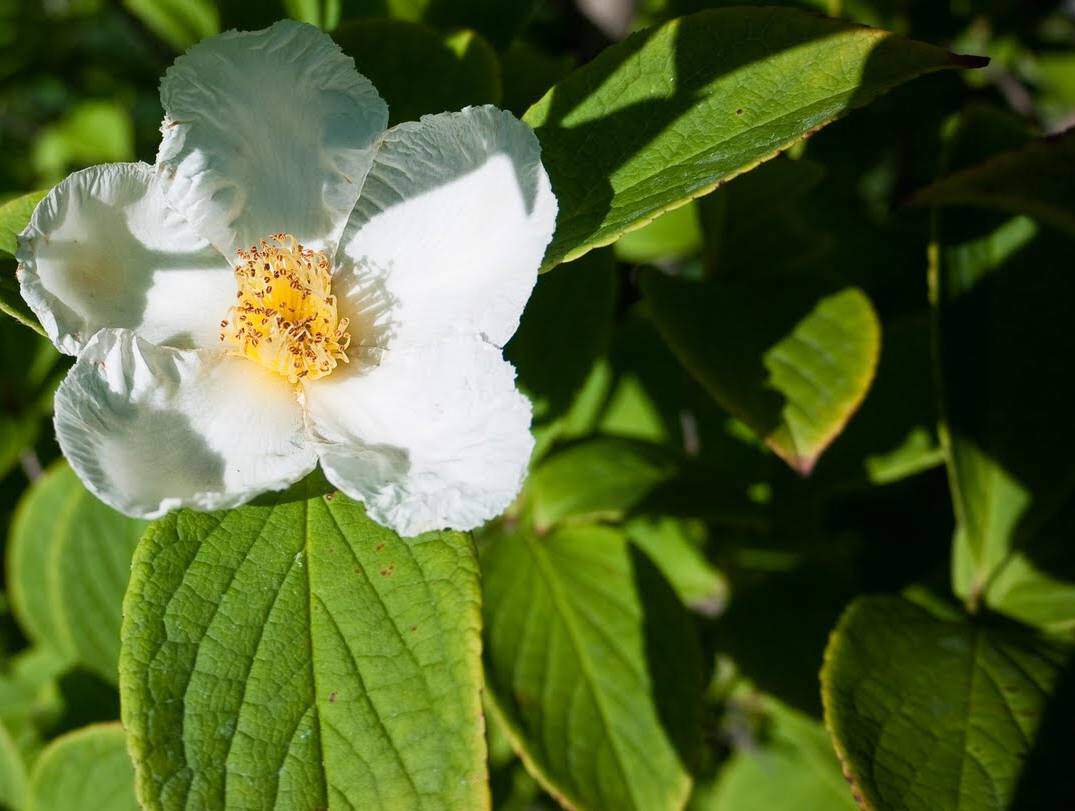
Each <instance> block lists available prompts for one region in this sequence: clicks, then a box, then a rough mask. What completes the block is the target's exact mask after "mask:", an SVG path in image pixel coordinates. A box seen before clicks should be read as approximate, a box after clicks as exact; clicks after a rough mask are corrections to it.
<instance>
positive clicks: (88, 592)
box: [7, 462, 147, 683]
mask: <svg viewBox="0 0 1075 811" xmlns="http://www.w3.org/2000/svg"><path fill="white" fill-rule="evenodd" d="M146 526H147V523H146V522H145V521H139V520H138V519H135V518H128V517H127V516H125V515H121V514H120V513H118V512H116V511H115V510H113V509H112V508H111V507H108V506H106V505H105V504H102V503H101V502H100V501H98V500H97V499H96V498H95V497H94V496H93V495H92V494H91V493H90V492H89V491H87V490H86V488H85V487H83V486H82V483H81V482H80V481H79V480H78V477H77V476H76V475H75V473H74V471H72V470H71V468H70V467H68V466H67V464H66V463H65V462H59V463H57V464H56V465H55V466H54V467H53V468H52V469H51V470H49V471H48V472H47V473H46V474H45V475H44V476H42V477H41V478H39V479H38V480H37V481H35V482H34V484H33V486H31V487H30V489H29V490H28V491H27V492H26V495H25V496H24V497H23V500H22V502H21V503H20V505H19V509H18V513H17V514H16V517H15V520H14V522H13V524H12V529H11V541H10V545H9V547H8V569H7V573H8V588H9V593H10V594H11V601H12V607H13V609H14V611H15V616H16V617H17V618H18V620H19V623H20V624H21V625H22V627H23V629H24V630H25V632H26V634H27V636H29V637H30V638H31V639H32V640H34V641H35V642H37V643H38V644H39V645H41V646H43V647H48V648H52V649H53V650H55V651H56V652H57V653H59V654H60V655H61V656H63V657H66V658H67V659H68V660H69V661H71V662H73V663H78V664H82V665H85V666H86V667H87V668H89V669H90V670H92V671H93V672H95V673H97V674H99V675H101V676H102V677H104V678H106V679H108V680H109V681H111V682H113V683H115V682H116V680H117V678H118V672H117V669H116V663H117V662H118V661H119V631H120V620H121V609H122V604H123V592H124V591H125V590H126V588H127V580H128V578H129V576H130V566H131V556H132V555H133V554H134V549H135V546H137V544H138V539H139V538H140V537H141V536H142V533H143V532H144V531H145V528H146Z"/></svg>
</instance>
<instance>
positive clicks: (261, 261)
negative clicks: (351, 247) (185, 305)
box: [220, 234, 351, 384]
mask: <svg viewBox="0 0 1075 811" xmlns="http://www.w3.org/2000/svg"><path fill="white" fill-rule="evenodd" d="M238 254H239V260H240V261H239V263H238V264H237V265H236V266H235V279H236V281H237V282H238V286H239V290H238V292H237V293H236V298H237V299H238V301H237V303H236V304H235V306H234V307H232V308H231V309H230V310H229V311H228V318H226V319H225V320H223V321H221V322H220V340H221V341H222V342H223V343H224V345H225V346H227V347H228V348H229V349H231V350H232V352H234V354H237V355H242V356H243V357H246V358H249V359H250V360H252V361H256V362H257V363H260V364H261V365H262V366H264V367H265V368H266V369H269V370H270V371H273V372H276V373H277V374H279V375H282V376H283V377H286V378H287V379H288V382H290V383H292V384H296V383H298V382H299V381H300V380H316V379H317V378H319V377H324V376H325V375H328V374H330V373H331V372H332V370H333V369H335V368H336V365H337V362H338V361H341V360H342V361H343V362H344V363H347V353H346V351H345V350H346V349H347V346H348V345H349V344H350V343H351V336H350V335H349V334H348V332H347V324H348V321H347V319H346V318H340V317H339V316H338V314H337V312H336V297H335V296H334V295H332V276H331V275H330V273H329V269H330V264H329V260H328V257H327V256H325V254H323V253H321V252H320V251H312V250H310V249H309V248H304V247H303V246H302V245H300V244H299V243H298V241H297V240H296V239H295V238H294V237H293V236H291V235H290V234H273V235H272V236H271V237H269V238H268V239H263V240H261V244H260V245H255V246H252V247H251V248H249V249H248V250H240V251H239V252H238Z"/></svg>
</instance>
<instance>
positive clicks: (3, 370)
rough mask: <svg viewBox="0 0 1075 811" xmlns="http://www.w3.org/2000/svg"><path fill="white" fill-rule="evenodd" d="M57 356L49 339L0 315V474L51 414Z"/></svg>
mask: <svg viewBox="0 0 1075 811" xmlns="http://www.w3.org/2000/svg"><path fill="white" fill-rule="evenodd" d="M34 323H35V324H36V321H35V322H34ZM59 358H60V354H59V353H58V352H57V351H56V350H55V349H54V348H53V346H52V344H51V343H50V342H49V341H47V340H46V339H44V338H42V337H41V336H39V335H34V334H33V333H32V332H28V331H27V330H25V329H23V328H22V327H21V326H20V325H18V324H15V323H13V322H11V321H8V320H7V319H6V318H0V476H3V475H5V474H6V473H7V472H8V471H9V470H10V469H11V468H12V467H13V466H14V465H15V463H16V462H17V461H18V459H19V456H20V454H21V453H22V452H23V451H25V450H26V449H28V448H30V447H32V446H33V444H34V442H35V441H36V440H37V437H38V434H39V433H40V428H41V425H42V422H43V418H44V417H45V416H47V415H49V414H51V412H52V392H53V389H54V386H55V384H57V383H58V382H59V381H58V372H62V369H63V367H62V366H59V364H58V361H59Z"/></svg>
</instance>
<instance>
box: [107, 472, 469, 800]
mask: <svg viewBox="0 0 1075 811" xmlns="http://www.w3.org/2000/svg"><path fill="white" fill-rule="evenodd" d="M479 605H480V602H479V591H478V573H477V562H476V560H475V557H474V552H473V545H472V542H471V540H470V538H469V537H468V536H466V535H462V534H459V533H450V532H444V533H429V534H426V535H422V536H420V537H417V538H410V539H406V540H404V539H401V538H399V537H398V536H397V535H395V534H394V533H392V532H390V531H389V530H386V529H384V528H382V527H380V526H378V525H376V524H375V523H373V522H372V521H371V520H370V519H368V518H367V517H366V515H365V513H364V511H363V510H362V508H361V506H359V505H358V504H356V503H355V502H353V501H350V500H349V499H347V498H346V497H344V496H343V495H342V494H338V493H332V492H326V488H325V487H324V486H323V484H322V482H321V481H319V480H318V479H317V478H316V477H314V478H312V479H309V480H307V481H305V482H303V483H300V484H298V485H296V486H295V487H294V488H292V489H291V490H290V491H288V492H286V493H281V494H275V495H272V496H268V497H265V498H263V499H261V500H259V501H258V502H257V503H256V504H253V505H249V506H246V507H242V508H239V509H236V510H231V511H229V512H223V513H194V512H188V511H180V512H178V513H173V514H172V515H170V516H169V517H167V518H164V519H162V520H161V521H159V522H157V523H156V524H154V525H153V526H152V528H151V529H150V531H149V532H148V534H147V535H146V537H145V538H144V539H143V541H142V543H141V545H140V546H139V548H138V552H137V554H136V555H135V560H134V568H133V573H132V576H131V587H130V589H129V591H128V593H127V598H126V601H125V603H124V607H125V619H124V625H123V652H122V656H121V661H120V671H121V680H120V681H121V683H120V687H121V692H122V696H123V721H124V726H125V727H126V729H127V730H128V734H129V735H130V738H131V751H132V753H133V755H134V758H135V763H136V767H137V773H138V794H139V797H140V798H141V799H142V801H143V803H144V804H146V805H147V806H148V807H151V808H176V807H189V808H206V809H211V808H214V809H215V808H225V807H227V808H232V807H244V808H245V807H273V806H274V805H275V806H279V807H288V808H324V807H328V806H331V807H336V806H337V805H340V806H344V807H346V806H350V807H353V808H370V807H374V808H408V807H411V808H413V807H419V806H422V805H428V806H431V807H443V808H475V809H480V808H484V807H486V806H487V804H488V795H487V789H486V785H485V781H486V767H485V740H484V736H483V727H482V719H481V703H480V689H481V671H480V663H479V661H478V658H479V655H480V648H481V642H480V627H481V625H480V623H481V618H480V615H479V614H480V609H479Z"/></svg>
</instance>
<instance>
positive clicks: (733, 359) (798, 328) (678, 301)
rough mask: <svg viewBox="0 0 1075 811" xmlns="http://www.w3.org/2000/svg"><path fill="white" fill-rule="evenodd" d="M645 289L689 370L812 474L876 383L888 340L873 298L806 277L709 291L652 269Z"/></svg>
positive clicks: (719, 285)
mask: <svg viewBox="0 0 1075 811" xmlns="http://www.w3.org/2000/svg"><path fill="white" fill-rule="evenodd" d="M642 288H643V291H644V292H645V295H646V300H647V302H648V304H649V306H650V310H651V312H652V314H653V319H654V322H655V323H656V324H657V327H658V329H659V330H660V331H661V334H662V336H663V337H664V339H665V340H666V341H667V342H668V345H669V346H670V347H671V348H672V350H673V351H674V352H675V353H676V356H677V357H678V358H679V359H680V361H681V362H682V363H683V365H684V366H685V367H687V369H689V370H690V371H691V373H692V374H693V375H694V376H695V377H696V378H697V379H698V380H699V381H700V382H701V383H702V384H703V385H704V386H705V387H706V389H707V390H708V391H709V392H710V394H712V395H713V397H714V398H715V399H716V400H717V402H719V403H720V404H721V405H722V406H724V408H726V409H727V410H728V411H729V412H730V413H731V414H732V415H733V416H735V417H737V418H738V419H740V420H742V421H743V422H745V423H746V424H747V425H749V426H750V427H751V428H752V429H753V430H754V432H755V433H756V434H757V435H758V436H759V437H760V438H761V439H762V440H764V441H765V444H766V445H768V446H769V447H770V448H772V449H773V451H775V452H776V453H777V454H778V455H779V456H780V457H781V458H782V459H784V461H786V462H787V463H788V464H789V465H791V466H792V467H793V468H794V469H795V470H797V471H799V472H800V473H803V474H806V473H809V472H810V471H811V470H812V469H813V467H814V465H815V464H816V462H817V459H818V457H819V456H820V455H821V453H822V452H823V451H824V450H825V448H826V447H828V445H829V444H830V443H831V442H832V441H833V439H835V438H836V436H837V435H838V434H839V433H840V431H841V430H842V429H843V427H844V426H845V425H846V424H847V421H848V420H849V419H850V418H851V415H852V414H853V413H854V412H855V410H856V409H857V408H858V406H859V404H860V403H861V402H862V399H863V397H864V396H865V395H866V392H867V390H868V389H869V387H870V383H871V382H872V380H873V376H874V372H875V370H876V367H877V362H878V356H879V353H880V342H881V334H880V325H879V324H878V321H877V316H876V314H875V313H874V310H873V307H872V305H871V304H870V301H869V299H868V298H867V297H866V296H865V294H864V293H863V292H862V291H861V290H859V289H857V288H853V287H845V288H842V289H841V288H839V287H835V288H834V287H832V286H830V285H827V284H826V283H825V281H824V280H822V279H817V278H814V277H811V276H806V275H805V274H799V275H795V276H791V275H788V276H775V277H766V276H764V275H761V274H759V275H758V276H756V277H752V278H748V279H742V280H739V279H734V280H731V281H723V280H721V279H711V280H709V281H707V282H705V283H702V284H700V283H692V282H683V281H679V280H676V279H673V278H671V277H668V276H666V275H665V274H662V273H659V272H657V271H646V272H645V273H644V274H643V276H642Z"/></svg>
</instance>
